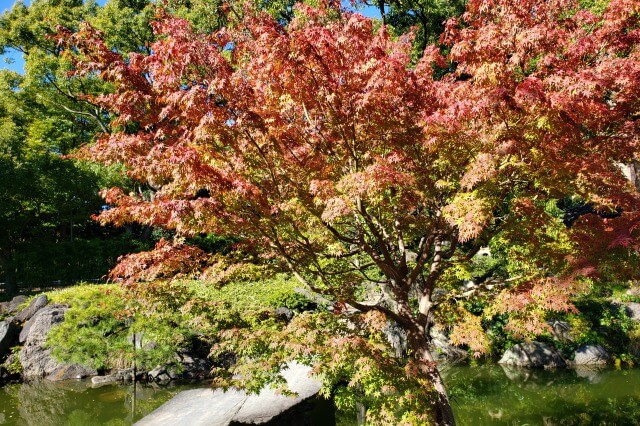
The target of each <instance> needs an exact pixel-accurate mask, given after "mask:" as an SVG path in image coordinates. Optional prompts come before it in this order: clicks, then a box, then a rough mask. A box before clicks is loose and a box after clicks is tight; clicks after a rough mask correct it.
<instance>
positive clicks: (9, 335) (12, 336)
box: [0, 321, 20, 360]
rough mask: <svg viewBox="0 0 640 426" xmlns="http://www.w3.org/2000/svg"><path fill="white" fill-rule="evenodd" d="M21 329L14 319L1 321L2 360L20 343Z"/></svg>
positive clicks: (0, 353) (0, 348)
mask: <svg viewBox="0 0 640 426" xmlns="http://www.w3.org/2000/svg"><path fill="white" fill-rule="evenodd" d="M18 333H20V329H19V328H18V326H17V325H15V323H14V322H13V321H0V360H1V359H2V358H4V357H5V356H6V355H8V354H9V353H10V352H11V348H12V347H13V346H15V345H16V344H17V343H18Z"/></svg>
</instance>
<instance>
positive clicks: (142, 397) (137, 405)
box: [0, 381, 193, 426]
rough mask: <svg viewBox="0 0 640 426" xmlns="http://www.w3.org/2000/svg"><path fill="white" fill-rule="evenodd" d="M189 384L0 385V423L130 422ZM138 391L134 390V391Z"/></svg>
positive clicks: (49, 425) (81, 424)
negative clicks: (153, 385) (152, 385)
mask: <svg viewBox="0 0 640 426" xmlns="http://www.w3.org/2000/svg"><path fill="white" fill-rule="evenodd" d="M189 387H193V386H189V385H182V386H174V387H170V388H159V387H155V388H154V387H151V386H141V385H140V384H138V385H137V386H135V388H134V386H133V385H129V386H105V387H101V388H98V389H92V388H91V387H90V386H89V385H88V383H87V382H79V381H78V382H65V383H52V382H47V381H39V382H32V383H25V384H20V385H10V386H5V387H4V388H0V424H1V425H38V426H59V425H77V426H89V425H108V426H116V425H130V424H132V423H133V422H135V421H137V420H139V419H140V418H142V417H143V416H145V415H146V414H148V413H150V412H151V411H153V410H154V409H156V408H157V407H159V406H160V405H162V404H163V403H164V402H165V401H167V400H169V399H170V398H172V397H173V396H174V395H175V394H176V393H178V392H179V391H180V390H183V389H187V388H189ZM134 392H135V393H134Z"/></svg>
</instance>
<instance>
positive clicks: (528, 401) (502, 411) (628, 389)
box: [443, 365, 640, 426]
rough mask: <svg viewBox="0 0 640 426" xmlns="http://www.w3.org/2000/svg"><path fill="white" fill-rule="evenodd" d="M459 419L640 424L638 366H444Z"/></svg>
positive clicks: (464, 422) (504, 422) (503, 422)
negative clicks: (622, 368)
mask: <svg viewBox="0 0 640 426" xmlns="http://www.w3.org/2000/svg"><path fill="white" fill-rule="evenodd" d="M443 375H444V380H445V382H446V383H447V384H448V387H449V390H450V394H451V398H452V401H453V406H454V413H455V416H456V420H457V422H458V424H459V425H462V426H465V425H474V426H475V425H494V424H495V425H525V424H528V425H591V424H596V425H638V424H640V370H638V369H630V370H615V369H611V368H604V369H588V368H581V369H575V370H572V369H568V370H552V371H549V370H530V369H520V368H513V367H506V366H498V365H485V366H479V367H469V366H453V367H449V368H445V369H444V372H443Z"/></svg>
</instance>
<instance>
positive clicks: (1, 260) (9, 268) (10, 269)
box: [0, 255, 18, 297]
mask: <svg viewBox="0 0 640 426" xmlns="http://www.w3.org/2000/svg"><path fill="white" fill-rule="evenodd" d="M0 267H2V271H3V272H4V293H5V295H7V296H10V297H13V296H15V295H17V294H18V281H17V280H16V267H15V265H14V264H13V261H12V260H11V259H9V258H7V257H6V256H2V255H0Z"/></svg>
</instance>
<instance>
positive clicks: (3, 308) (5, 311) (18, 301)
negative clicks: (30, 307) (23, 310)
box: [0, 296, 27, 315]
mask: <svg viewBox="0 0 640 426" xmlns="http://www.w3.org/2000/svg"><path fill="white" fill-rule="evenodd" d="M26 301H27V296H16V297H14V298H13V299H11V301H10V302H2V303H0V315H11V314H15V313H16V312H18V308H20V306H21V305H22V304H23V303H24V302H26Z"/></svg>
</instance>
